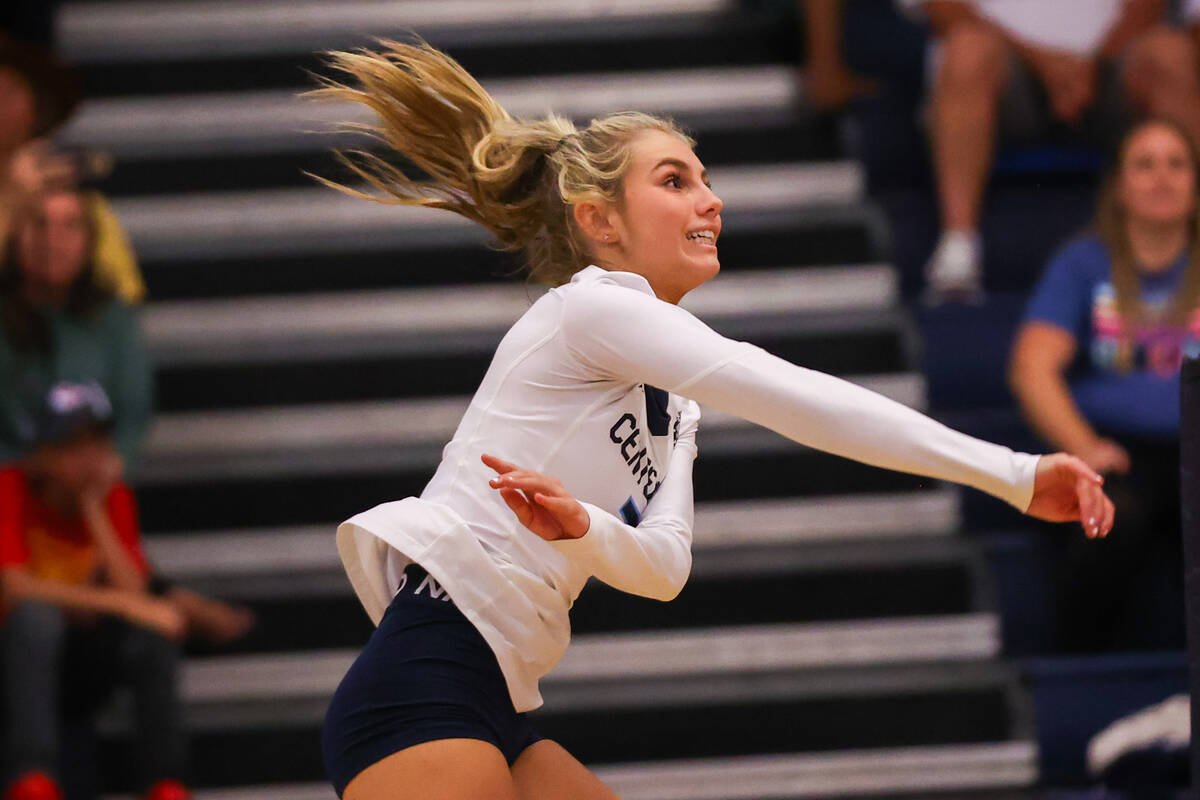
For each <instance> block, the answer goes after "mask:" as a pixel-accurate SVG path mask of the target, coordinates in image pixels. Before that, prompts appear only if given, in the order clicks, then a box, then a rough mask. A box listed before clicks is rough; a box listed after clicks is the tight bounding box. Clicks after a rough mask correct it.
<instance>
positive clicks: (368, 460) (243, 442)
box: [138, 373, 924, 485]
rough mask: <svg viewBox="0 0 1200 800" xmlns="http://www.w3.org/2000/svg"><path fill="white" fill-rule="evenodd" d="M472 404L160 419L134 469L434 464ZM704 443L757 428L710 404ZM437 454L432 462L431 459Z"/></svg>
mask: <svg viewBox="0 0 1200 800" xmlns="http://www.w3.org/2000/svg"><path fill="white" fill-rule="evenodd" d="M849 380H850V381H851V382H853V383H856V384H858V385H860V386H863V387H865V388H867V389H870V390H873V391H875V392H877V393H879V394H882V395H884V396H885V397H890V398H891V399H893V400H896V401H898V402H901V403H904V404H905V405H909V406H914V407H918V408H919V407H922V406H923V405H924V392H923V389H924V384H923V382H922V380H921V378H920V376H918V375H915V374H911V373H898V374H894V375H888V374H885V375H879V376H851V377H850V378H849ZM468 404H469V398H467V397H461V396H456V397H446V398H433V399H428V400H426V399H418V400H383V401H372V402H361V403H339V404H323V405H314V406H293V407H268V408H255V409H249V410H221V411H202V412H188V413H180V414H169V415H162V416H160V417H159V418H158V419H157V420H156V422H155V423H154V427H153V429H152V432H151V435H150V436H149V438H148V440H147V443H146V447H145V450H144V453H143V456H142V462H141V467H140V469H139V472H138V479H139V482H140V483H142V484H143V485H144V484H159V483H173V482H181V481H189V480H203V479H212V478H220V479H228V478H233V477H237V476H244V477H247V478H253V477H267V476H272V477H281V476H287V475H304V474H309V473H313V472H318V473H326V474H328V473H329V472H336V471H339V470H350V471H356V472H361V471H363V470H364V469H367V468H370V467H372V466H374V467H378V468H387V467H390V466H394V465H400V464H413V463H416V464H421V463H425V464H427V465H429V466H431V467H432V466H434V465H435V464H436V463H437V458H438V454H440V452H441V449H442V447H443V446H444V445H445V444H446V442H448V441H449V440H450V439H451V437H452V436H453V435H454V431H455V428H456V427H457V426H458V422H459V420H460V419H461V418H462V415H463V413H464V412H465V411H466V409H467V406H468ZM702 425H703V431H704V434H703V436H704V441H705V443H706V445H712V446H716V447H721V446H722V444H724V445H725V447H726V449H728V448H729V447H733V446H736V445H737V444H738V443H739V442H745V443H747V444H751V443H754V444H757V441H758V438H757V437H756V436H750V435H748V434H749V433H750V432H751V431H756V430H757V429H756V428H755V426H754V425H753V424H752V423H749V422H746V421H745V420H742V419H740V418H738V417H734V416H731V415H729V414H721V413H718V412H715V411H711V410H705V411H704V412H703V417H702ZM431 459H432V460H431Z"/></svg>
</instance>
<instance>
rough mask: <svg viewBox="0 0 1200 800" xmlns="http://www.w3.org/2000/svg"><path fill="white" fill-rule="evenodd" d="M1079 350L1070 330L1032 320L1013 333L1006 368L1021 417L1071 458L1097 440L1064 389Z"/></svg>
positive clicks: (1067, 390) (1066, 387)
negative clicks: (1072, 362)
mask: <svg viewBox="0 0 1200 800" xmlns="http://www.w3.org/2000/svg"><path fill="white" fill-rule="evenodd" d="M1077 346H1078V345H1077V343H1076V341H1075V337H1074V336H1073V335H1072V334H1071V333H1070V332H1069V331H1066V330H1064V329H1063V328H1060V327H1058V326H1057V325H1054V324H1052V323H1049V322H1042V321H1040V320H1030V321H1029V322H1026V323H1025V324H1024V325H1022V326H1021V328H1020V330H1019V331H1018V332H1017V340H1016V343H1015V344H1014V345H1013V352H1012V358H1011V359H1010V361H1009V368H1008V384H1009V387H1010V388H1011V389H1012V392H1013V394H1014V395H1015V396H1016V398H1017V402H1018V403H1019V404H1020V406H1021V411H1022V413H1023V414H1024V416H1025V419H1026V420H1028V422H1029V424H1030V425H1031V426H1033V429H1034V430H1035V431H1036V432H1037V433H1038V434H1039V435H1040V436H1041V437H1042V438H1043V439H1045V440H1046V441H1047V442H1049V443H1050V444H1052V445H1053V446H1054V447H1056V448H1060V449H1062V450H1065V451H1067V452H1068V453H1075V454H1079V453H1083V452H1085V451H1086V450H1088V449H1089V447H1090V446H1091V445H1092V444H1093V443H1094V442H1095V441H1096V440H1097V439H1098V438H1099V437H1098V436H1097V435H1096V432H1095V431H1094V430H1093V429H1092V426H1091V425H1089V424H1088V422H1087V420H1086V419H1084V417H1083V414H1082V413H1081V412H1080V411H1079V407H1078V406H1076V405H1075V400H1074V399H1073V398H1072V397H1071V390H1070V388H1069V387H1068V386H1067V380H1066V370H1067V367H1069V366H1070V364H1071V361H1072V360H1073V359H1074V358H1075V351H1076V348H1077Z"/></svg>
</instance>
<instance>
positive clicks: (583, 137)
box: [308, 40, 695, 286]
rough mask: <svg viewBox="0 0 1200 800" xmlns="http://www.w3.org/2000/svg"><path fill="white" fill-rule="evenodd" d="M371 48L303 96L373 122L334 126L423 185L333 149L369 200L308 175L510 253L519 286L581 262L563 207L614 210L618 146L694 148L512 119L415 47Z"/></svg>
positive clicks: (640, 128) (385, 44)
mask: <svg viewBox="0 0 1200 800" xmlns="http://www.w3.org/2000/svg"><path fill="white" fill-rule="evenodd" d="M378 47H379V49H378V50H367V49H363V50H356V51H353V52H345V51H336V52H332V53H329V54H328V56H329V63H330V66H332V67H333V68H334V69H335V70H336V71H338V72H340V73H342V74H344V75H346V76H348V79H349V80H348V82H346V83H343V82H341V81H338V80H334V79H329V78H324V79H320V83H321V88H319V89H316V90H314V91H312V92H309V93H308V94H309V95H310V96H314V97H317V98H319V99H330V100H350V101H354V102H357V103H361V104H363V105H365V106H367V107H368V108H369V109H371V111H373V112H374V113H375V115H376V116H377V118H378V124H366V123H346V124H345V125H344V126H343V129H344V130H351V131H357V132H360V133H366V134H367V135H369V136H370V137H371V138H373V139H374V140H376V141H378V142H381V143H383V144H385V145H386V146H387V147H388V148H390V149H391V150H392V151H394V153H396V154H399V155H401V156H403V157H404V158H405V159H407V160H408V161H409V162H411V163H412V164H413V165H415V166H416V167H417V168H418V169H419V170H420V171H421V172H423V173H424V174H425V175H427V176H428V177H429V180H427V181H425V180H415V179H413V178H411V177H409V176H408V175H407V174H405V172H404V171H403V170H402V169H401V168H400V167H397V166H396V165H395V164H392V163H390V162H389V161H388V160H386V158H385V157H384V156H381V155H379V154H377V153H373V152H367V151H365V150H351V151H338V152H337V153H336V155H337V158H338V159H339V161H341V162H342V163H343V164H344V165H346V166H347V167H348V168H349V169H350V170H351V171H352V172H353V173H354V174H355V175H357V176H358V177H359V178H361V179H363V180H364V181H366V182H367V184H368V185H369V186H370V187H372V188H373V189H375V190H377V191H378V192H379V193H378V194H375V193H370V192H368V191H360V190H358V189H353V188H350V187H348V186H345V185H343V184H341V183H337V182H335V181H331V180H328V179H326V178H322V177H320V176H314V177H316V178H317V180H319V181H321V182H322V183H324V184H326V185H327V186H331V187H333V188H335V189H338V190H339V191H342V192H346V193H347V194H351V195H354V196H356V197H361V198H364V199H367V200H374V201H376V202H382V203H392V204H397V205H412V206H426V207H429V208H441V209H445V210H447V211H453V212H454V213H456V214H460V215H462V216H464V217H466V218H467V219H470V220H473V221H474V222H477V223H479V224H480V225H482V226H483V227H485V228H487V229H488V230H489V231H491V232H492V234H494V235H495V237H496V240H497V243H498V246H499V247H500V248H501V249H504V250H511V251H521V252H522V253H523V254H524V257H525V266H526V269H527V270H528V273H529V276H530V278H531V279H533V280H535V281H537V282H539V283H545V284H548V285H551V286H558V285H560V284H563V283H566V282H567V281H568V280H570V278H571V276H572V275H574V274H575V273H576V272H578V271H579V270H580V269H582V268H583V267H585V266H587V265H588V263H590V258H591V257H590V255H589V251H588V246H587V242H586V241H585V239H584V237H583V235H582V234H581V233H580V231H579V229H578V226H577V225H576V224H575V221H574V215H573V211H572V208H573V206H575V205H576V204H578V203H580V202H583V201H585V200H592V201H599V202H605V203H612V204H619V203H620V200H621V179H622V177H623V176H624V174H625V172H626V170H627V169H628V167H629V163H630V156H631V154H630V142H631V141H632V140H633V139H634V138H635V137H636V136H637V135H638V134H639V133H642V132H644V131H652V130H657V131H663V132H665V133H669V134H671V135H673V136H677V137H679V138H680V139H681V140H683V141H685V142H687V143H688V145H689V146H693V147H694V146H695V142H694V141H693V140H692V139H691V137H689V136H688V135H687V134H686V133H684V132H683V131H682V130H681V129H680V128H679V127H678V126H677V125H676V124H675V123H674V122H672V121H671V120H668V119H663V118H660V117H654V116H650V115H648V114H642V113H639V112H633V111H630V112H621V113H616V114H610V115H608V116H605V117H601V118H598V119H594V120H592V121H591V123H590V124H589V125H588V126H587V127H586V128H584V129H582V130H579V129H577V128H576V127H575V125H574V124H572V123H571V121H570V120H567V119H564V118H563V117H559V116H555V115H550V116H548V117H546V118H545V119H539V120H519V119H514V118H513V117H512V116H511V115H510V114H509V113H508V112H507V111H505V110H504V108H503V107H501V106H500V105H499V104H498V103H497V102H496V101H495V100H494V99H492V97H491V96H490V95H489V94H488V93H487V91H486V90H484V88H483V87H482V86H480V85H479V82H478V81H476V80H475V79H474V78H473V77H472V76H471V75H470V73H468V72H467V71H466V70H465V69H463V68H462V66H461V65H460V64H459V63H458V62H456V61H455V60H454V59H452V58H450V56H448V55H446V54H445V53H443V52H441V51H439V50H436V49H435V48H433V47H431V46H429V45H428V44H426V43H424V42H420V43H418V44H404V43H401V42H395V41H390V40H381V41H380V42H379V43H378Z"/></svg>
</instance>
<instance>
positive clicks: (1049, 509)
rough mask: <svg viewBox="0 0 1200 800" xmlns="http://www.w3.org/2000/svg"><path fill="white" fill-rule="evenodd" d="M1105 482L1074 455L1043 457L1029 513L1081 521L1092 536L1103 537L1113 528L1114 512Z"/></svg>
mask: <svg viewBox="0 0 1200 800" xmlns="http://www.w3.org/2000/svg"><path fill="white" fill-rule="evenodd" d="M1103 484H1104V479H1103V478H1101V477H1100V476H1099V475H1097V474H1096V473H1095V472H1094V471H1093V470H1092V468H1091V467H1089V466H1088V465H1087V464H1085V463H1083V461H1082V460H1080V459H1079V458H1076V457H1075V456H1072V455H1067V454H1066V453H1054V454H1053V455H1048V456H1042V457H1041V458H1040V459H1039V460H1038V465H1037V472H1036V473H1035V476H1034V481H1033V501H1032V502H1031V503H1030V504H1029V510H1028V511H1027V512H1026V513H1027V514H1029V515H1030V516H1032V517H1037V518H1038V519H1044V520H1046V521H1048V522H1074V521H1078V522H1079V523H1080V524H1081V525H1082V526H1083V532H1084V533H1085V534H1086V535H1087V537H1088V538H1089V539H1095V538H1103V537H1105V536H1107V535H1108V532H1109V531H1110V530H1112V525H1113V513H1114V512H1113V504H1112V501H1111V500H1109V499H1108V496H1107V495H1105V494H1104V489H1103V488H1102V486H1103Z"/></svg>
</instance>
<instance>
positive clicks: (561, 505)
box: [483, 454, 592, 542]
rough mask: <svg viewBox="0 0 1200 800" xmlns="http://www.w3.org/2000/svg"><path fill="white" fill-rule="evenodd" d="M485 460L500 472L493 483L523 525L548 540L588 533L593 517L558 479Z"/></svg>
mask: <svg viewBox="0 0 1200 800" xmlns="http://www.w3.org/2000/svg"><path fill="white" fill-rule="evenodd" d="M483 463H484V464H487V465H488V466H489V467H491V468H492V469H494V470H495V471H496V475H497V477H495V478H493V479H492V480H491V481H489V485H490V486H491V487H492V488H493V489H496V490H498V491H499V492H500V496H501V497H502V498H504V502H505V503H506V504H507V505H508V507H509V508H510V509H512V512H513V513H514V514H516V515H517V519H518V520H519V521H520V523H521V524H522V525H524V526H525V527H526V528H528V529H529V530H531V531H533V532H534V533H536V534H537V535H538V536H540V537H542V538H543V539H545V540H546V541H548V542H553V541H557V540H558V539H578V538H580V537H581V536H583V535H584V534H585V533H587V532H588V529H589V528H590V527H591V525H592V519H591V517H589V516H588V512H587V509H585V508H584V507H583V506H582V505H581V504H580V503H579V501H578V500H576V499H575V498H574V497H572V496H571V495H570V494H569V493H568V492H567V490H566V489H565V488H564V487H563V485H562V483H561V482H560V481H559V480H558V479H557V478H552V477H550V476H549V475H542V474H541V473H540V472H532V471H530V470H526V469H521V468H520V467H518V466H517V465H516V464H511V463H509V462H507V461H503V460H501V459H499V458H496V457H495V456H489V455H487V454H484V456H483Z"/></svg>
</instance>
